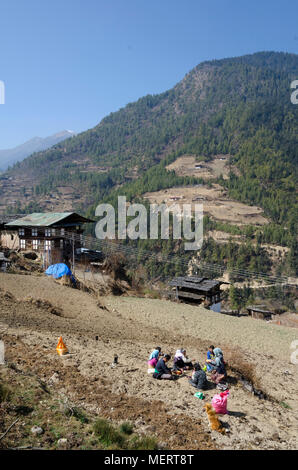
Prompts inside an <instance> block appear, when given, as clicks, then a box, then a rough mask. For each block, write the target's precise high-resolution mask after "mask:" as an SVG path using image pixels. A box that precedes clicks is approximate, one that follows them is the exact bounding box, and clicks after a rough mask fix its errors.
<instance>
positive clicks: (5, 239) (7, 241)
mask: <svg viewBox="0 0 298 470" xmlns="http://www.w3.org/2000/svg"><path fill="white" fill-rule="evenodd" d="M16 217H19V216H18V215H0V246H1V247H3V248H9V249H10V250H14V249H17V248H18V247H19V245H20V240H19V235H18V231H17V229H14V228H6V226H5V225H6V224H8V223H9V222H11V221H12V220H14V219H15V218H16Z"/></svg>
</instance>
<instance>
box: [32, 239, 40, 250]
mask: <svg viewBox="0 0 298 470" xmlns="http://www.w3.org/2000/svg"><path fill="white" fill-rule="evenodd" d="M39 245H40V240H32V248H33V250H38V247H39Z"/></svg>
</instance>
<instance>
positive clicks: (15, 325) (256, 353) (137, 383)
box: [0, 274, 297, 449]
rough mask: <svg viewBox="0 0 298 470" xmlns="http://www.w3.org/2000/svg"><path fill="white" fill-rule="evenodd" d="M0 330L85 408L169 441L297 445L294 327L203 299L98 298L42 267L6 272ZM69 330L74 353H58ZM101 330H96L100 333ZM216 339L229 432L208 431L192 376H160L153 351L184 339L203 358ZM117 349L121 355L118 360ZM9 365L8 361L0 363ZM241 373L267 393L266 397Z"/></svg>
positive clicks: (179, 444)
mask: <svg viewBox="0 0 298 470" xmlns="http://www.w3.org/2000/svg"><path fill="white" fill-rule="evenodd" d="M0 288H1V295H0V306H1V307H0V308H1V310H0V312H1V313H0V334H1V338H2V339H3V340H4V342H7V347H6V359H7V360H8V361H11V362H13V363H14V364H16V367H17V368H19V369H20V370H25V371H31V372H32V373H34V374H36V376H37V377H38V378H39V379H40V380H42V381H43V382H44V383H47V384H49V381H51V380H52V379H51V378H53V375H54V380H52V382H53V383H51V386H52V387H54V388H56V389H57V391H59V393H64V394H65V395H67V396H68V397H69V398H70V399H71V400H74V401H75V402H78V403H79V404H80V406H82V407H83V408H84V409H86V410H89V411H92V412H94V413H97V414H98V415H100V416H103V417H106V418H110V419H112V420H113V421H114V422H121V421H123V420H130V421H131V422H133V423H134V425H135V426H136V429H137V430H138V431H139V432H144V433H151V434H153V435H155V436H156V437H157V438H158V441H159V442H160V443H161V445H162V446H165V447H166V448H171V449H212V448H220V449H295V448H297V414H296V412H297V402H296V396H297V375H296V372H297V365H295V364H293V363H292V362H291V354H292V353H293V349H291V344H292V343H293V341H294V340H295V339H296V329H291V328H286V327H282V326H278V325H273V324H268V323H266V322H263V321H261V320H253V319H251V318H237V317H229V316H224V315H221V314H217V313H214V312H211V311H209V310H205V309H203V308H200V307H194V306H190V305H184V304H178V303H174V302H170V301H166V300H156V299H148V298H138V297H129V296H125V297H124V296H118V297H116V296H107V297H100V298H96V297H95V296H93V295H90V294H88V293H86V292H81V291H79V290H75V289H72V288H70V287H66V286H63V285H59V284H58V283H56V282H54V281H53V280H51V279H48V278H45V277H43V276H37V275H36V276H33V275H32V276H28V275H27V276H24V275H15V274H0ZM60 335H62V336H63V340H64V341H65V343H66V345H67V347H68V349H69V352H70V354H68V355H66V356H64V357H59V356H58V355H57V354H56V351H55V347H56V344H57V339H58V337H59V336H60ZM96 337H97V338H98V339H96ZM210 343H213V344H215V346H220V347H221V348H222V349H223V351H224V354H225V359H226V360H227V361H228V363H229V365H230V369H229V384H230V396H229V400H228V409H229V414H228V415H226V416H223V417H221V418H220V419H221V420H222V422H223V423H224V425H225V427H226V431H227V432H226V434H225V435H221V434H218V433H217V432H215V431H212V432H210V430H209V426H208V420H207V417H206V414H205V412H204V410H203V404H204V402H210V401H211V399H212V397H213V396H214V394H215V393H216V390H214V389H212V388H210V389H209V390H207V391H206V392H205V400H204V402H202V401H201V400H199V399H198V398H196V397H194V393H195V389H193V388H192V387H191V386H190V385H189V384H188V380H187V377H181V378H180V379H179V380H177V381H175V382H167V381H164V382H163V381H156V380H154V379H153V378H152V377H151V376H150V375H149V374H148V373H147V363H146V360H147V357H148V355H149V353H150V352H151V350H152V349H153V348H154V347H155V346H157V345H160V346H161V347H162V348H163V351H164V352H169V353H170V354H172V355H173V354H174V353H175V350H176V349H177V348H179V347H181V346H184V347H185V348H186V349H187V354H188V355H189V356H190V357H191V358H192V359H195V360H199V362H200V363H203V362H204V360H205V356H206V350H207V347H208V346H209V344H210ZM115 354H117V355H118V357H119V364H118V365H117V366H115V367H112V365H111V364H112V362H113V357H114V355H115ZM0 367H4V366H0ZM241 376H242V377H245V378H246V379H248V381H250V382H253V384H254V387H255V388H256V389H258V390H261V391H262V392H263V393H264V394H266V396H267V399H260V398H258V397H256V396H255V395H254V394H253V393H252V392H251V387H250V385H249V384H248V383H246V387H244V386H243V383H242V382H241V380H240V379H241Z"/></svg>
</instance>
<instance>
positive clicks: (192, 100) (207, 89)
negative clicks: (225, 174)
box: [0, 52, 298, 263]
mask: <svg viewBox="0 0 298 470" xmlns="http://www.w3.org/2000/svg"><path fill="white" fill-rule="evenodd" d="M157 73H158V71H157ZM297 78H298V55H295V54H286V53H276V52H260V53H256V54H253V55H248V56H243V57H238V58H231V59H224V60H214V61H209V62H204V63H201V64H199V65H198V66H197V67H195V68H194V69H193V70H192V71H190V72H189V73H188V74H187V75H186V76H185V77H184V79H183V80H182V81H181V82H179V83H178V84H177V85H176V86H175V87H174V88H173V89H171V90H169V91H167V92H165V93H161V94H159V95H154V96H151V95H148V96H145V97H143V98H141V99H139V100H138V101H137V102H135V103H130V104H128V105H127V106H126V107H124V108H122V109H120V110H119V111H118V112H115V113H111V114H110V115H109V116H107V117H106V118H104V119H103V120H102V121H101V122H100V123H99V124H98V125H97V126H96V127H94V128H93V129H91V130H88V131H86V132H83V133H81V134H79V135H77V136H76V137H73V138H72V139H69V140H67V141H64V142H63V143H60V144H58V145H56V146H55V147H53V148H52V149H50V150H47V151H45V152H40V153H36V154H33V155H32V156H30V157H28V158H27V159H26V160H24V161H23V162H22V163H20V164H16V165H15V166H14V167H13V168H12V169H11V170H10V172H9V173H8V176H10V177H12V179H14V178H20V177H23V175H25V176H26V178H27V183H26V184H25V185H24V186H25V187H23V188H22V185H21V184H20V188H19V189H18V191H19V194H20V200H21V202H20V203H19V204H17V206H16V207H14V209H13V210H15V211H20V210H22V209H25V210H27V211H32V210H37V209H43V208H44V206H43V202H42V201H43V199H42V197H44V196H46V197H47V198H48V199H49V198H51V195H52V194H53V193H55V191H56V188H57V187H59V186H61V185H65V184H66V185H71V186H72V187H73V188H75V189H74V191H75V197H74V198H73V208H76V209H78V210H80V211H83V212H85V213H87V214H89V215H94V209H95V207H96V205H97V204H98V203H99V202H101V201H102V200H104V201H110V202H111V201H115V198H116V196H117V194H121V195H124V194H125V195H127V197H128V198H129V199H130V200H133V199H134V198H136V197H137V198H140V197H141V196H142V194H143V193H144V192H146V191H157V190H159V189H162V188H168V187H172V186H181V185H182V186H183V185H192V184H194V183H201V184H207V183H206V182H205V181H203V180H198V179H197V178H195V177H184V178H182V177H179V176H177V175H176V174H175V173H174V172H173V171H167V170H166V165H168V164H169V163H171V162H173V161H174V160H176V159H177V158H178V157H179V156H181V155H186V154H187V155H194V156H195V157H196V159H197V160H200V161H208V160H210V159H212V158H213V156H214V155H217V154H229V155H231V158H230V164H231V168H232V167H234V168H237V172H234V171H231V172H230V174H229V178H228V179H223V178H222V177H219V178H217V179H216V180H214V181H209V182H208V184H212V183H213V182H217V183H219V184H220V185H221V186H223V187H225V188H226V189H227V190H228V193H229V196H230V197H231V198H234V199H237V200H240V201H242V202H246V203H249V204H252V205H258V206H260V207H262V208H263V209H264V212H265V214H266V216H267V217H268V218H269V219H270V229H268V228H267V229H266V230H267V232H266V233H267V235H266V236H267V241H270V242H271V241H272V242H277V243H283V244H286V245H287V246H289V247H291V249H292V251H293V250H294V248H295V241H294V240H295V234H296V233H297V225H296V224H297V213H298V204H297V189H296V183H297V157H298V142H297V135H298V119H297V118H298V106H295V105H293V104H292V103H291V101H290V95H291V88H290V84H291V82H292V80H294V79H297ZM19 181H20V180H19ZM29 186H30V187H29ZM115 189H116V191H115ZM1 191H2V195H4V193H5V191H4V189H3V187H2V189H1V182H0V192H1ZM30 191H31V193H30ZM22 194H23V195H24V194H25V195H26V194H27V197H26V198H21V196H22ZM28 194H29V196H28ZM30 194H31V196H30ZM235 222H237V221H235ZM270 230H271V232H270ZM269 233H271V235H270V236H269V235H268V234H269ZM262 236H263V235H262ZM264 236H265V235H264ZM266 236H265V238H266ZM294 251H295V250H294ZM291 262H292V263H293V260H292V261H291Z"/></svg>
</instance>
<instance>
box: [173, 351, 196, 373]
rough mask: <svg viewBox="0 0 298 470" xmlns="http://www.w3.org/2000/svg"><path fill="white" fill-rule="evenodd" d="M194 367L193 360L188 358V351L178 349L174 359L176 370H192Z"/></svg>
mask: <svg viewBox="0 0 298 470" xmlns="http://www.w3.org/2000/svg"><path fill="white" fill-rule="evenodd" d="M192 367H193V365H192V362H191V360H190V359H188V357H187V356H186V350H185V349H183V348H181V349H178V350H177V351H176V354H175V357H174V369H191V368H192Z"/></svg>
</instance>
